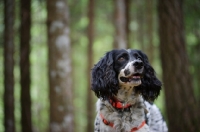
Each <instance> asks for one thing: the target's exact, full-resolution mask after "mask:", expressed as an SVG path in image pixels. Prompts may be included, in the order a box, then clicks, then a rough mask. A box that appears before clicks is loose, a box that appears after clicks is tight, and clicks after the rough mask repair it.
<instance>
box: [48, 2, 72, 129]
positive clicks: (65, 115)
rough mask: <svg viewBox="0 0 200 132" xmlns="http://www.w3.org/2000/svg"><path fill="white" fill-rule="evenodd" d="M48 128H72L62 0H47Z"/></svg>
mask: <svg viewBox="0 0 200 132" xmlns="http://www.w3.org/2000/svg"><path fill="white" fill-rule="evenodd" d="M47 12H48V13H47V26H48V48H49V49H48V52H49V55H48V56H49V65H48V66H49V71H48V75H49V88H50V89H49V90H50V94H49V97H50V126H49V129H50V130H49V131H50V132H73V131H74V114H73V101H72V99H73V96H72V95H73V94H72V73H71V72H72V66H71V54H70V51H71V45H70V38H69V30H70V29H69V11H68V6H67V3H66V0H48V1H47Z"/></svg>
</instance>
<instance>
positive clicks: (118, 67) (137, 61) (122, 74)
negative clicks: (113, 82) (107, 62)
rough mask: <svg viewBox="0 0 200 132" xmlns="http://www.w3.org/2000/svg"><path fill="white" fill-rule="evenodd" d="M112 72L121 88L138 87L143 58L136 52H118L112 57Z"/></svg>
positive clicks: (142, 70) (141, 75)
mask: <svg viewBox="0 0 200 132" xmlns="http://www.w3.org/2000/svg"><path fill="white" fill-rule="evenodd" d="M114 70H115V71H116V73H117V75H118V81H119V84H120V85H121V86H125V87H126V86H128V87H130V86H138V85H140V84H141V83H142V81H141V78H142V77H143V73H144V63H143V57H142V56H141V55H140V54H139V52H138V51H136V50H120V51H119V53H117V55H116V56H114Z"/></svg>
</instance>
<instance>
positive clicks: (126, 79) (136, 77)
mask: <svg viewBox="0 0 200 132" xmlns="http://www.w3.org/2000/svg"><path fill="white" fill-rule="evenodd" d="M141 78H142V75H141V74H140V73H135V74H132V75H131V76H128V77H124V76H123V77H120V78H119V79H120V80H121V81H122V82H124V83H130V82H137V81H140V80H141Z"/></svg>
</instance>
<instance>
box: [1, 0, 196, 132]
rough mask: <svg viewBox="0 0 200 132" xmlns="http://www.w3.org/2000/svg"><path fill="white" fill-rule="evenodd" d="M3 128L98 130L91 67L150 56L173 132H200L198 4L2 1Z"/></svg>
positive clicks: (179, 1)
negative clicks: (128, 51) (126, 51)
mask: <svg viewBox="0 0 200 132" xmlns="http://www.w3.org/2000/svg"><path fill="white" fill-rule="evenodd" d="M0 23H1V24H0V54H1V56H0V62H1V63H0V76H1V78H0V97H2V98H0V131H1V132H3V131H6V132H14V131H16V132H22V131H23V132H47V131H52V132H61V131H62V132H64V131H66V132H73V131H74V132H90V131H91V132H92V131H93V124H94V118H95V115H96V113H95V102H96V100H97V98H96V97H95V95H94V93H93V92H92V91H91V90H90V79H91V78H90V69H91V68H92V67H93V65H94V64H95V63H97V62H98V60H99V59H100V58H101V57H102V56H103V55H104V54H105V53H106V52H107V51H109V50H112V49H121V48H132V49H140V50H142V51H143V52H145V53H146V54H147V56H148V58H149V61H150V63H151V65H152V66H153V67H154V69H155V71H156V74H157V76H158V78H159V79H160V80H162V82H163V89H162V92H161V95H160V96H159V97H158V99H157V100H156V101H155V103H156V104H157V106H158V107H159V108H160V110H161V112H162V114H163V116H164V118H165V120H166V121H167V123H168V126H169V130H170V132H173V131H174V132H175V131H177V130H178V131H179V132H200V127H199V124H200V108H199V106H200V69H199V67H200V1H199V0H184V1H182V0H176V1H174V0H168V1H165V0H34V1H33V0H32V1H31V0H4V1H0Z"/></svg>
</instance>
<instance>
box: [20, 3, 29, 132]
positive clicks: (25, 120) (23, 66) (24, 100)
mask: <svg viewBox="0 0 200 132" xmlns="http://www.w3.org/2000/svg"><path fill="white" fill-rule="evenodd" d="M20 3H21V12H20V13H21V27H20V31H21V32H20V75H21V80H20V84H21V125H22V131H23V132H32V122H31V96H30V60H29V57H30V39H31V36H30V29H31V1H30V0H21V2H20Z"/></svg>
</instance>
